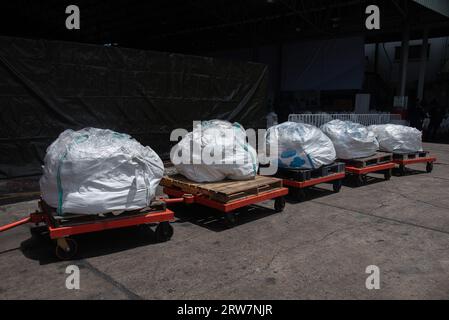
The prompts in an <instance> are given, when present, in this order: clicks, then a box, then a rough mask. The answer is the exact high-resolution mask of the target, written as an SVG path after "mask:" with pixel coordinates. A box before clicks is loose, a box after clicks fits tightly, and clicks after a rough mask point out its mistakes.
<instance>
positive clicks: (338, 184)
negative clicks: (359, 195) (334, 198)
mask: <svg viewBox="0 0 449 320" xmlns="http://www.w3.org/2000/svg"><path fill="white" fill-rule="evenodd" d="M342 184H343V181H342V180H336V181H334V183H333V184H332V188H333V189H334V192H335V193H338V192H340V190H341V185H342Z"/></svg>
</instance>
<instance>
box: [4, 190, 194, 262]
mask: <svg viewBox="0 0 449 320" xmlns="http://www.w3.org/2000/svg"><path fill="white" fill-rule="evenodd" d="M159 200H160V201H157V202H155V203H154V204H152V206H151V207H149V208H145V209H142V210H136V211H129V212H124V213H122V214H120V215H117V216H115V215H113V214H107V215H104V216H99V215H77V216H74V215H69V216H63V217H58V216H55V215H54V208H51V207H49V206H48V205H47V204H46V203H45V202H44V201H43V200H40V201H39V210H37V211H36V212H34V213H31V214H30V215H29V217H27V218H24V219H21V220H19V221H16V222H13V223H11V224H8V225H5V226H2V227H0V232H3V231H6V230H9V229H12V228H15V227H17V226H20V225H22V224H26V223H34V224H36V225H39V224H43V225H44V226H45V227H46V229H48V234H49V236H50V238H51V239H54V240H55V241H56V248H55V253H56V256H57V257H58V258H60V259H62V260H67V259H71V258H73V257H74V256H75V255H76V254H77V251H78V245H77V242H76V240H75V239H73V238H72V236H74V235H79V234H84V233H90V232H97V231H104V230H110V229H117V228H124V227H131V226H147V225H148V224H154V223H157V224H158V225H157V227H156V230H155V234H156V240H157V241H159V242H162V241H167V240H169V239H170V238H171V237H172V235H173V227H172V226H171V225H170V223H169V222H170V221H172V220H173V219H174V213H173V211H171V210H169V209H167V208H166V204H170V203H178V202H188V199H187V200H186V198H183V197H181V198H177V199H159Z"/></svg>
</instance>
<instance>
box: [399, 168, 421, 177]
mask: <svg viewBox="0 0 449 320" xmlns="http://www.w3.org/2000/svg"><path fill="white" fill-rule="evenodd" d="M419 174H428V173H427V172H426V171H425V170H424V171H423V170H415V169H411V168H405V174H404V175H402V174H401V171H400V170H399V168H394V169H393V176H395V177H405V176H415V175H419Z"/></svg>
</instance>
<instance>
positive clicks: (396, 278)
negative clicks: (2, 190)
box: [0, 144, 449, 299]
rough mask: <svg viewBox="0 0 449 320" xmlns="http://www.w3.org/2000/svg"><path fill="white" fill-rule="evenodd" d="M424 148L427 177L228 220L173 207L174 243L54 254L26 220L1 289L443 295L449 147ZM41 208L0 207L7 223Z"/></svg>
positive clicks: (10, 248)
mask: <svg viewBox="0 0 449 320" xmlns="http://www.w3.org/2000/svg"><path fill="white" fill-rule="evenodd" d="M426 149H428V150H430V151H432V153H434V154H436V155H437V157H438V162H437V164H436V165H435V168H434V171H433V173H431V174H425V173H417V172H414V174H412V175H409V176H406V177H393V178H392V179H391V181H388V182H385V181H382V180H376V181H372V182H371V183H370V184H369V185H367V186H364V187H360V188H355V187H351V186H344V187H343V188H342V190H341V192H340V193H339V194H332V193H330V192H326V191H315V192H313V193H312V194H311V197H312V199H311V200H309V201H306V202H304V203H297V204H294V203H288V204H287V206H286V209H285V211H284V212H283V213H280V214H274V213H273V212H272V211H271V206H272V204H271V203H269V202H268V203H266V204H264V205H263V206H259V207H255V208H253V209H252V210H250V212H249V213H246V214H242V216H240V217H239V218H240V219H239V221H240V223H239V224H238V225H237V226H236V227H234V228H232V229H226V228H223V227H222V223H221V222H219V221H214V218H213V217H214V216H213V215H212V212H210V211H207V210H201V209H200V208H199V209H197V208H195V207H192V208H190V209H187V210H186V209H185V208H184V207H179V208H178V207H176V208H174V209H176V212H177V213H178V214H177V215H178V221H176V222H175V223H173V227H174V229H175V234H174V236H173V238H172V240H171V241H169V242H166V243H160V244H154V243H151V241H150V242H148V241H144V240H142V239H141V238H139V237H137V236H136V234H137V233H136V230H135V229H126V230H116V231H111V232H105V233H99V234H92V235H89V236H83V237H79V238H78V241H79V244H80V250H81V257H80V259H79V260H76V261H72V262H59V261H57V260H55V259H54V258H53V246H52V244H51V243H49V242H48V241H46V240H41V239H39V238H36V237H34V238H31V236H30V233H29V226H22V227H19V228H16V229H13V230H10V231H8V232H5V233H3V234H1V235H0V276H1V279H2V281H1V282H0V298H1V299H115V298H118V299H448V298H449V277H448V274H449V166H448V165H449V145H438V144H427V145H426ZM415 168H417V169H423V166H415ZM325 188H328V187H327V186H325ZM328 189H329V188H328ZM35 207H36V201H29V202H21V203H16V204H11V205H4V206H1V207H0V224H4V223H7V222H10V221H13V220H15V219H17V218H20V217H22V216H25V215H27V213H28V212H30V211H31V210H33V209H34V208H35ZM267 208H268V209H267ZM69 264H76V265H78V266H79V267H80V270H81V289H80V290H68V289H66V287H65V280H66V276H67V274H66V273H65V268H66V266H68V265H69ZM368 265H377V266H378V267H379V268H380V279H381V282H380V285H381V288H380V289H379V290H367V289H366V288H365V280H366V277H367V276H368V274H366V273H365V268H366V267H367V266H368Z"/></svg>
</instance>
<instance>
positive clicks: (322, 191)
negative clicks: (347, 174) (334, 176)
mask: <svg viewBox="0 0 449 320" xmlns="http://www.w3.org/2000/svg"><path fill="white" fill-rule="evenodd" d="M329 186H330V187H331V188H332V184H329ZM303 190H304V196H303V197H301V198H300V199H298V198H295V197H294V196H293V195H292V193H290V192H289V194H288V195H287V196H286V198H285V200H286V201H287V202H288V203H290V204H298V203H302V202H306V201H310V200H315V199H319V198H323V197H327V196H330V195H332V194H335V192H334V191H333V190H329V189H326V188H325V187H316V186H313V187H308V188H305V189H303Z"/></svg>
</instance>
